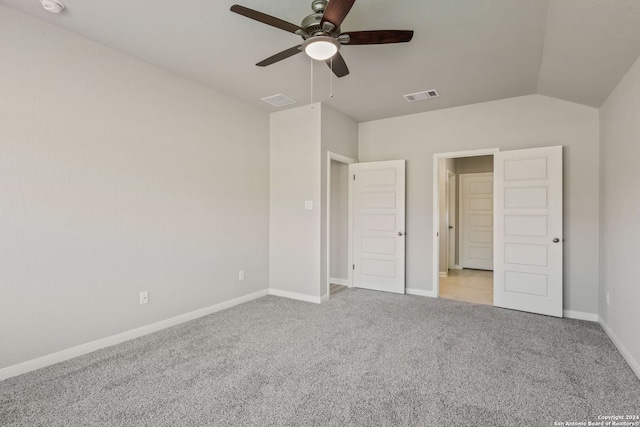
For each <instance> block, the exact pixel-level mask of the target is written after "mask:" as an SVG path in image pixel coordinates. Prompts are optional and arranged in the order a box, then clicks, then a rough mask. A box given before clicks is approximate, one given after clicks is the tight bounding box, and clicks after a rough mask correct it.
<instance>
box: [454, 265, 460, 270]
mask: <svg viewBox="0 0 640 427" xmlns="http://www.w3.org/2000/svg"><path fill="white" fill-rule="evenodd" d="M453 268H454V269H455V270H462V266H461V265H458V264H456V265H455V267H453Z"/></svg>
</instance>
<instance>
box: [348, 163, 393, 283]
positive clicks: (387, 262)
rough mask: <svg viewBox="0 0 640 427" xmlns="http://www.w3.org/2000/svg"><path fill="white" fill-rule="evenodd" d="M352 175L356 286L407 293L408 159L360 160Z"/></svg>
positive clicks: (351, 168)
mask: <svg viewBox="0 0 640 427" xmlns="http://www.w3.org/2000/svg"><path fill="white" fill-rule="evenodd" d="M349 175H350V177H351V179H353V183H352V184H353V185H352V189H353V191H352V206H353V218H352V227H353V256H352V260H353V261H352V262H353V265H352V268H353V286H354V287H358V288H365V289H372V290H376V291H386V292H394V293H399V294H404V289H405V283H404V281H405V237H404V234H405V161H404V160H392V161H384V162H368V163H356V164H353V165H349ZM354 177H355V179H354Z"/></svg>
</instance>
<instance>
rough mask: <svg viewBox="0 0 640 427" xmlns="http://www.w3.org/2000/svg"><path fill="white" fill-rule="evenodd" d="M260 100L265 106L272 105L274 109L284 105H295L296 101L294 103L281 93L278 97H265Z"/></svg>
mask: <svg viewBox="0 0 640 427" xmlns="http://www.w3.org/2000/svg"><path fill="white" fill-rule="evenodd" d="M260 99H261V100H262V101H264V102H266V103H267V104H271V105H273V106H274V107H284V106H285V105H291V104H295V103H296V101H294V100H293V99H291V98H289V97H288V96H286V95H283V94H281V93H280V94H278V95H273V96H267V97H266V98H260Z"/></svg>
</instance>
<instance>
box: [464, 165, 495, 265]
mask: <svg viewBox="0 0 640 427" xmlns="http://www.w3.org/2000/svg"><path fill="white" fill-rule="evenodd" d="M460 264H461V265H462V268H476V269H479V270H493V173H492V172H485V173H468V174H460Z"/></svg>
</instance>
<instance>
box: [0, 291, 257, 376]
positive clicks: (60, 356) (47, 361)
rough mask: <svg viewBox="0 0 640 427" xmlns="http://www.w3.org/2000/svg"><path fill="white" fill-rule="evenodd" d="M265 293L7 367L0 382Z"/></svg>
mask: <svg viewBox="0 0 640 427" xmlns="http://www.w3.org/2000/svg"><path fill="white" fill-rule="evenodd" d="M268 294H269V291H268V290H267V289H264V290H262V291H258V292H254V293H252V294H249V295H245V296H242V297H239V298H235V299H232V300H229V301H225V302H221V303H220V304H216V305H212V306H209V307H205V308H202V309H200V310H195V311H191V312H189V313H185V314H181V315H180V316H175V317H171V318H169V319H166V320H161V321H159V322H156V323H152V324H150V325H146V326H142V327H139V328H136V329H131V330H129V331H126V332H122V333H119V334H116V335H112V336H110V337H106V338H101V339H99V340H96V341H91V342H88V343H86V344H81V345H78V346H75V347H71V348H68V349H66V350H62V351H58V352H56V353H52V354H48V355H46V356H42V357H38V358H37V359H32V360H28V361H26V362H22V363H18V364H17V365H12V366H8V367H6V368H2V369H0V381H2V380H6V379H7V378H11V377H15V376H17V375H21V374H26V373H27V372H31V371H35V370H36V369H40V368H44V367H46V366H50V365H54V364H56V363H60V362H64V361H65V360H69V359H73V358H74V357H78V356H82V355H84V354H88V353H91V352H94V351H96V350H100V349H101V348H105V347H111V346H113V345H116V344H120V343H123V342H125V341H129V340H132V339H134V338H138V337H141V336H143V335H148V334H151V333H153V332H157V331H160V330H162V329H166V328H169V327H171V326H176V325H179V324H181V323H184V322H188V321H190V320H194V319H197V318H199V317H203V316H207V315H209V314H212V313H215V312H218V311H221V310H225V309H227V308H231V307H234V306H236V305H238V304H242V303H245V302H248V301H251V300H254V299H257V298H261V297H263V296H265V295H268Z"/></svg>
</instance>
